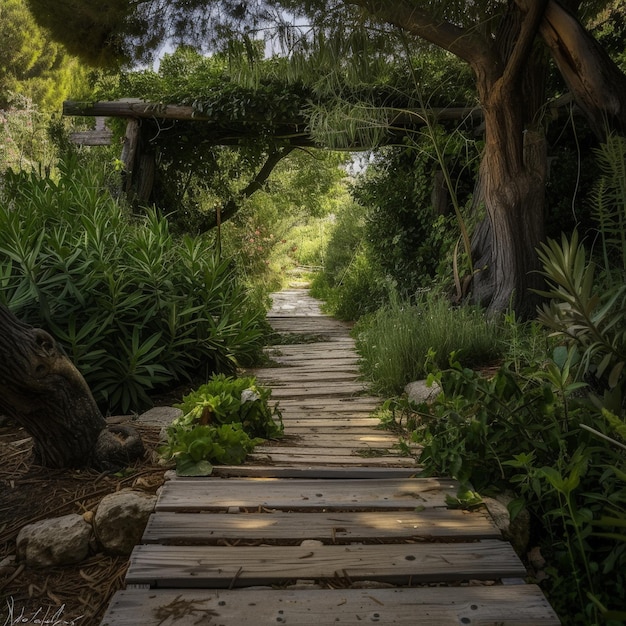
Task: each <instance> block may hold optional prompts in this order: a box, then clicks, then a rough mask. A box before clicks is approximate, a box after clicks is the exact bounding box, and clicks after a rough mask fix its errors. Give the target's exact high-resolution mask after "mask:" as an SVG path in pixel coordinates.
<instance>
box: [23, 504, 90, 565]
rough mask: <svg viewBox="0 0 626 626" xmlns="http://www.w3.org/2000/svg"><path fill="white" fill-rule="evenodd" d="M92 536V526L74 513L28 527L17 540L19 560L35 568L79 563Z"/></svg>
mask: <svg viewBox="0 0 626 626" xmlns="http://www.w3.org/2000/svg"><path fill="white" fill-rule="evenodd" d="M91 535H92V528H91V525H90V524H88V523H87V522H86V521H85V520H84V519H83V516H82V515H77V514H75V513H71V514H70V515H64V516H62V517H55V518H52V519H47V520H42V521H40V522H35V523H33V524H28V525H27V526H24V528H22V530H20V532H19V534H18V536H17V541H16V545H17V558H18V560H19V561H24V562H25V563H26V565H28V566H29V567H34V568H42V567H53V566H56V565H70V564H72V563H80V561H82V560H83V559H85V558H86V557H87V555H88V553H89V541H90V539H91Z"/></svg>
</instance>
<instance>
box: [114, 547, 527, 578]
mask: <svg viewBox="0 0 626 626" xmlns="http://www.w3.org/2000/svg"><path fill="white" fill-rule="evenodd" d="M526 574H527V572H526V569H525V568H524V565H523V564H522V562H521V561H520V560H519V558H518V557H517V555H516V554H515V552H514V551H513V548H512V547H511V546H510V545H509V544H508V543H506V542H504V541H498V540H494V539H487V540H485V541H477V542H473V543H434V544H421V543H420V544H417V543H416V544H386V545H380V544H377V545H335V546H325V545H323V546H316V547H309V546H252V547H248V546H246V547H230V546H228V547H220V546H161V545H139V546H136V547H135V549H134V550H133V553H132V554H131V557H130V565H129V568H128V573H127V574H126V583H127V584H130V585H144V584H148V585H150V586H151V587H203V586H204V587H222V588H224V587H226V588H232V587H249V586H253V585H273V584H281V585H282V584H285V583H287V582H289V581H295V580H298V579H303V578H305V579H314V580H329V579H336V578H341V579H343V580H344V581H347V582H353V581H358V580H377V581H381V582H388V583H393V584H398V585H411V584H418V583H428V582H442V581H460V580H498V579H500V578H516V577H524V576H526Z"/></svg>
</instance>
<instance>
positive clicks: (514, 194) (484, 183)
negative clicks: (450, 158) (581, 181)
mask: <svg viewBox="0 0 626 626" xmlns="http://www.w3.org/2000/svg"><path fill="white" fill-rule="evenodd" d="M540 4H543V5H545V1H544V2H543V3H537V4H535V5H534V7H533V9H532V11H528V12H527V13H523V12H522V11H520V10H519V9H517V8H516V7H515V5H509V11H508V13H507V14H506V15H505V17H504V18H503V20H502V23H501V24H500V27H499V30H498V33H497V34H496V38H495V43H494V51H495V54H494V56H496V57H497V58H499V59H501V65H500V67H501V70H500V71H498V72H495V71H494V70H493V69H491V67H490V66H489V64H484V63H483V64H481V65H479V66H478V67H474V70H475V72H476V75H477V78H478V80H477V85H478V91H479V97H480V101H481V104H482V106H483V114H484V119H485V149H484V152H483V158H482V161H481V166H480V172H479V177H478V181H477V191H476V194H475V198H474V204H475V207H477V208H480V209H483V210H484V211H485V212H486V217H485V220H484V221H483V222H482V223H480V224H479V226H478V228H477V229H476V232H475V233H474V237H473V242H472V243H473V246H472V248H473V261H474V270H475V275H474V285H473V298H474V300H475V301H477V302H479V303H481V304H483V305H484V306H486V307H487V308H488V310H489V311H490V312H502V311H505V310H506V309H508V308H511V309H513V310H514V311H515V312H516V313H517V314H518V315H519V316H520V317H532V316H534V315H535V313H536V306H537V303H538V300H539V298H538V296H537V295H536V294H534V292H533V291H532V289H534V288H535V289H536V288H540V287H541V279H540V275H539V274H538V273H537V270H539V269H540V267H539V260H538V257H537V248H538V246H539V244H540V243H541V241H542V240H543V237H544V204H545V200H544V196H545V184H546V178H547V171H548V170H547V149H546V141H545V137H544V134H543V131H542V129H541V127H540V125H539V123H538V117H539V116H538V112H539V111H540V109H541V105H542V104H543V102H544V97H545V94H544V91H545V80H544V79H545V71H546V70H545V58H544V57H543V56H542V55H541V53H540V52H539V51H538V50H537V49H536V47H535V46H534V44H533V42H534V39H535V36H536V32H537V29H538V27H539V22H540V20H541V17H542V12H543V8H544V7H542V6H540Z"/></svg>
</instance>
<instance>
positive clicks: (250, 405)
mask: <svg viewBox="0 0 626 626" xmlns="http://www.w3.org/2000/svg"><path fill="white" fill-rule="evenodd" d="M270 396H271V390H270V389H268V388H267V387H263V386H261V385H258V384H257V382H256V379H255V378H254V377H249V376H246V377H241V378H233V377H228V376H224V375H223V374H220V375H215V376H212V377H211V379H210V380H209V381H208V382H207V383H205V384H204V385H202V386H201V387H199V388H198V389H196V390H195V391H193V392H191V393H190V394H189V395H187V396H185V397H184V398H183V400H182V402H181V403H180V404H178V405H176V406H177V408H180V409H181V410H182V412H183V414H182V415H181V417H179V418H177V419H175V420H174V421H173V422H172V424H171V425H170V426H169V427H168V429H167V443H166V444H165V445H164V446H162V447H161V448H160V449H159V453H160V454H161V455H162V456H163V458H164V459H165V460H166V461H167V460H174V461H175V462H176V472H177V474H178V475H180V476H208V475H209V474H211V472H212V471H213V465H214V464H216V463H220V464H232V465H236V464H239V463H243V461H244V460H245V458H246V456H247V454H248V453H249V452H251V451H252V450H253V449H254V446H255V445H257V444H259V443H261V442H262V441H264V440H265V439H275V438H278V437H281V436H282V433H283V424H282V417H281V413H280V410H279V408H278V405H274V406H273V407H271V406H270V404H269V400H270Z"/></svg>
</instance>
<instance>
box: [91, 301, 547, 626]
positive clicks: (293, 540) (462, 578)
mask: <svg viewBox="0 0 626 626" xmlns="http://www.w3.org/2000/svg"><path fill="white" fill-rule="evenodd" d="M270 322H271V324H272V326H273V327H274V328H275V329H276V330H277V331H278V332H280V333H284V334H288V335H292V334H294V333H296V334H301V335H305V336H307V339H308V338H310V337H309V336H310V335H316V336H318V337H317V339H321V341H317V342H315V343H302V344H295V345H281V346H278V347H276V348H273V349H271V350H270V354H271V357H272V359H273V360H274V361H275V362H276V364H277V365H279V367H275V368H274V367H273V368H267V369H262V370H255V371H253V373H254V374H255V375H257V376H258V378H259V379H260V380H262V381H263V382H264V383H266V384H268V385H271V387H272V389H273V393H272V398H273V399H276V400H279V402H280V407H281V410H282V412H283V419H284V422H285V433H286V437H285V439H284V440H283V441H281V442H280V443H276V444H268V445H266V446H263V447H260V448H257V449H256V450H255V453H254V454H253V455H250V457H249V459H248V461H247V463H246V465H243V466H238V467H222V468H220V470H219V475H217V476H215V477H211V478H202V479H194V478H174V479H172V480H169V481H167V482H166V483H165V485H164V486H163V489H162V492H161V494H160V496H159V500H158V503H157V506H156V511H155V513H154V514H153V515H152V517H151V519H150V521H149V523H148V526H147V528H146V531H145V533H144V537H143V541H142V544H141V545H139V546H137V547H136V548H135V550H134V552H133V554H132V556H131V560H130V566H129V569H128V573H127V576H126V589H125V590H123V591H120V592H118V593H116V594H115V596H114V597H113V599H112V601H111V603H110V606H109V608H108V611H107V613H106V615H105V617H104V619H103V621H102V625H103V626H114V625H115V626H135V625H137V624H141V625H142V626H157V625H158V626H170V625H173V624H176V625H182V626H191V625H192V624H211V625H213V626H220V625H221V626H238V625H240V624H247V625H253V624H254V625H264V624H309V625H313V624H316V625H317V626H324V625H326V624H335V623H338V624H344V625H345V624H351V625H354V626H356V625H357V624H359V625H361V624H362V623H364V622H365V623H370V622H376V623H380V624H404V625H406V626H409V625H411V626H413V625H416V624H424V625H435V624H437V625H444V624H446V625H447V624H470V625H478V624H481V625H483V626H484V625H487V624H490V625H496V624H498V625H500V624H507V625H517V626H521V625H534V624H536V625H542V626H543V625H556V624H559V620H558V619H557V617H556V616H555V614H554V612H553V611H552V609H551V607H550V606H549V604H548V603H547V601H546V600H545V598H544V596H543V594H542V593H541V590H540V589H539V588H538V587H536V586H535V585H531V584H524V580H523V579H524V577H525V576H526V571H525V568H524V566H523V564H522V563H521V561H520V560H519V559H518V557H517V556H516V555H515V553H514V551H513V549H512V548H511V546H510V545H509V544H508V543H506V542H504V541H503V540H502V538H501V535H500V533H499V531H498V530H497V529H496V527H495V526H494V524H493V523H492V521H491V519H490V518H489V516H488V515H487V513H486V512H485V511H475V512H472V513H469V512H467V511H461V510H457V509H450V508H448V507H447V506H446V495H448V494H450V495H454V494H455V493H456V488H457V484H456V483H455V482H454V481H453V480H448V479H438V478H421V477H419V467H418V466H416V465H415V461H414V459H413V458H409V457H405V456H401V455H399V454H398V452H397V448H396V443H397V438H396V437H395V436H394V435H391V434H389V433H386V432H385V431H381V430H379V429H377V423H378V422H377V420H375V419H373V418H372V417H370V414H371V411H372V410H373V409H374V408H375V407H376V406H377V405H378V403H379V400H378V399H377V398H373V397H370V396H368V395H366V393H365V390H364V388H363V386H362V384H361V383H359V382H358V381H357V357H356V354H355V352H354V346H353V342H352V340H351V339H350V337H349V329H348V327H347V326H346V325H344V324H342V323H340V322H337V321H335V320H331V319H329V318H327V317H324V316H322V315H321V313H320V311H319V308H318V306H317V303H316V302H315V301H314V300H312V299H311V298H309V297H308V295H307V293H306V291H303V290H291V291H287V292H281V293H280V294H277V295H276V296H275V298H274V307H273V310H272V311H271V314H270Z"/></svg>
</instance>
